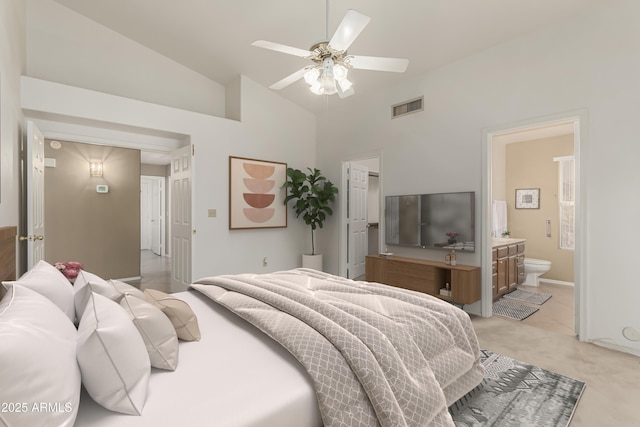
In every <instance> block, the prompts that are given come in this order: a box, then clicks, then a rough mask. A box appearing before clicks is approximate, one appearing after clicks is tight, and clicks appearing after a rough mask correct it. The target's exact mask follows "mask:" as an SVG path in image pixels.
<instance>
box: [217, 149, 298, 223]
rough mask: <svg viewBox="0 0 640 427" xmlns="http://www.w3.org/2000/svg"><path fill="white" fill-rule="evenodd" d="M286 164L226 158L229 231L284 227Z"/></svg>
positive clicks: (285, 221)
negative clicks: (227, 159) (227, 166)
mask: <svg viewBox="0 0 640 427" xmlns="http://www.w3.org/2000/svg"><path fill="white" fill-rule="evenodd" d="M286 179H287V164H286V163H279V162H270V161H266V160H256V159H246V158H243V157H233V156H229V229H231V230H235V229H243V228H278V227H286V226H287V206H286V205H285V204H284V198H285V196H286V189H285V188H282V185H283V184H284V182H285V181H286Z"/></svg>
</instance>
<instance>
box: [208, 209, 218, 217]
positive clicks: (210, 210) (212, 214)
mask: <svg viewBox="0 0 640 427" xmlns="http://www.w3.org/2000/svg"><path fill="white" fill-rule="evenodd" d="M207 214H208V216H209V218H215V217H216V210H215V209H209V210H208V211H207Z"/></svg>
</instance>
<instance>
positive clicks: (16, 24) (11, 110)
mask: <svg viewBox="0 0 640 427" xmlns="http://www.w3.org/2000/svg"><path fill="white" fill-rule="evenodd" d="M24 21H25V6H24V2H23V1H22V0H0V227H4V226H13V225H18V220H19V217H18V206H19V200H20V198H19V187H18V184H19V179H20V175H19V173H20V160H19V159H20V157H19V155H20V138H21V135H22V110H21V109H20V74H22V72H23V71H24V64H25V54H24V48H25V35H24Z"/></svg>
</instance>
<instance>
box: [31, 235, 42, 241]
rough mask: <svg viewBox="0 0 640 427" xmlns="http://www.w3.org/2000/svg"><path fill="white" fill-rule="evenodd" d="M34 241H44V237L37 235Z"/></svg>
mask: <svg viewBox="0 0 640 427" xmlns="http://www.w3.org/2000/svg"><path fill="white" fill-rule="evenodd" d="M33 239H34V240H44V236H41V235H37V236H35V237H34V238H33Z"/></svg>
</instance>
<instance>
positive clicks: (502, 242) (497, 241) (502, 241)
mask: <svg viewBox="0 0 640 427" xmlns="http://www.w3.org/2000/svg"><path fill="white" fill-rule="evenodd" d="M526 240H527V239H516V238H511V237H494V238H493V243H492V247H494V248H497V247H498V246H506V245H514V244H516V243H522V242H525V241H526Z"/></svg>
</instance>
